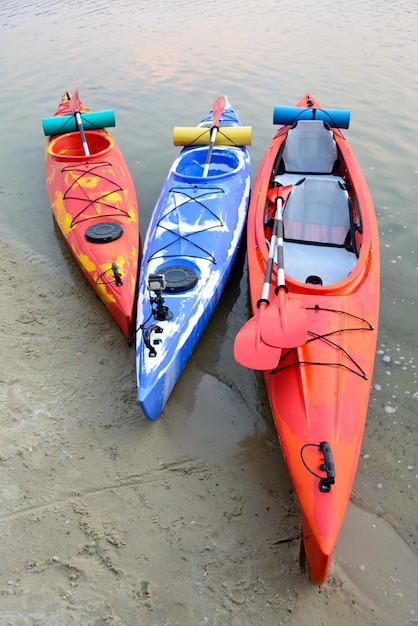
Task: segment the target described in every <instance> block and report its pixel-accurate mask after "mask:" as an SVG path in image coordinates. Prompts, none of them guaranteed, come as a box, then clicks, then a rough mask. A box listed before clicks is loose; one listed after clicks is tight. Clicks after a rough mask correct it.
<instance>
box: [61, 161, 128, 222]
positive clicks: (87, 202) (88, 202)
mask: <svg viewBox="0 0 418 626" xmlns="http://www.w3.org/2000/svg"><path fill="white" fill-rule="evenodd" d="M103 167H112V164H111V163H109V162H101V163H95V164H94V165H92V166H91V167H89V168H88V169H87V170H86V169H80V167H73V166H71V165H69V166H67V167H64V168H63V169H62V172H71V173H75V174H77V177H76V178H75V179H74V180H73V182H72V183H71V185H70V186H69V187H68V189H67V190H66V191H65V193H64V195H63V200H66V201H69V200H76V201H78V202H81V203H84V204H83V207H82V209H81V210H80V211H79V212H78V213H77V214H76V215H75V216H74V217H73V218H72V221H71V228H72V227H73V226H75V225H76V224H79V223H81V222H84V221H89V220H94V219H97V218H102V217H116V216H120V215H121V214H122V215H124V216H125V217H129V213H128V212H127V211H124V210H123V209H120V208H119V207H117V206H116V205H114V204H111V203H109V202H105V201H104V200H105V199H106V198H107V197H108V196H110V195H112V194H113V193H117V192H123V187H121V186H120V185H119V184H118V183H117V182H115V181H114V180H112V179H111V178H109V177H107V176H104V175H103V174H101V173H100V172H96V169H97V168H103ZM88 174H91V175H93V176H95V177H97V178H100V179H102V180H104V181H106V182H107V183H109V184H110V185H112V186H113V189H112V190H111V191H107V192H106V193H103V194H101V195H98V196H97V197H95V198H90V197H89V196H88V195H87V193H86V189H85V187H84V185H82V184H81V183H80V180H81V179H82V178H83V177H84V176H86V175H88ZM75 188H77V189H81V190H82V192H83V194H84V199H83V198H80V197H78V196H73V195H70V193H71V192H72V191H73V190H74V189H75ZM95 204H98V205H100V206H102V207H106V208H108V209H112V212H109V213H101V214H100V215H99V214H98V215H96V216H90V217H82V219H79V218H80V217H81V216H83V213H85V211H87V210H88V208H89V207H91V206H93V205H95Z"/></svg>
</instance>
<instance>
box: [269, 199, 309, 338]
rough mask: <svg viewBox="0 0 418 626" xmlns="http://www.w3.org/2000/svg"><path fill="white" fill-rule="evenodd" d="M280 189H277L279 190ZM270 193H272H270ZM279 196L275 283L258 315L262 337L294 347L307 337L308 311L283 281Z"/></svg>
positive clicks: (282, 235) (281, 219) (279, 205)
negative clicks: (267, 304) (290, 294)
mask: <svg viewBox="0 0 418 626" xmlns="http://www.w3.org/2000/svg"><path fill="white" fill-rule="evenodd" d="M278 191H279V193H280V189H279V190H278ZM270 197H271V196H270ZM279 198H280V196H279V195H278V196H277V199H276V206H277V211H276V218H277V225H278V236H277V287H276V289H275V294H276V296H277V297H276V298H275V299H274V300H273V302H271V303H270V305H269V306H268V307H266V309H265V310H264V311H263V315H262V316H260V329H261V337H262V340H263V341H264V342H265V343H267V344H268V345H270V346H276V347H277V348H296V347H297V346H302V345H303V344H304V343H305V342H306V339H307V323H308V321H307V313H306V308H305V306H304V305H303V303H302V302H301V301H300V300H296V299H290V298H289V297H288V292H287V287H286V283H285V270H284V249H283V237H284V227H283V213H282V202H279Z"/></svg>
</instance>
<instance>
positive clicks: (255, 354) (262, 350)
mask: <svg viewBox="0 0 418 626" xmlns="http://www.w3.org/2000/svg"><path fill="white" fill-rule="evenodd" d="M259 315H260V314H257V315H255V316H254V317H252V318H251V319H249V320H248V322H246V323H245V324H244V326H243V327H242V328H241V330H240V331H239V332H238V333H237V335H236V337H235V341H234V358H235V360H236V361H237V362H238V363H240V365H243V366H244V367H248V368H249V369H252V370H271V369H274V368H275V367H276V366H277V364H278V362H279V361H280V354H281V349H280V348H277V347H273V346H270V345H268V344H266V343H264V341H262V339H261V336H260V326H259Z"/></svg>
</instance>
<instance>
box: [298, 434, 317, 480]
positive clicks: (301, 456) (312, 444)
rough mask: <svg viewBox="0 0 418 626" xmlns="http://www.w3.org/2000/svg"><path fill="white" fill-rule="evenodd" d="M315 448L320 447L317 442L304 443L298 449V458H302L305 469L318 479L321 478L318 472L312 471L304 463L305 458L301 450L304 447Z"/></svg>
mask: <svg viewBox="0 0 418 626" xmlns="http://www.w3.org/2000/svg"><path fill="white" fill-rule="evenodd" d="M309 447H310V448H316V449H317V450H320V449H321V446H320V445H318V444H317V443H305V444H304V445H303V446H302V447H301V449H300V458H301V459H302V463H303V464H304V466H305V467H306V469H307V470H308V472H309V473H310V474H312V476H315V478H318V479H319V480H322V476H320V475H319V474H317V473H316V472H314V471H312V470H311V468H310V467H309V466H308V465H307V464H306V461H305V459H304V458H303V451H304V449H305V448H309Z"/></svg>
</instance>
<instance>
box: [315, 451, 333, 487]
mask: <svg viewBox="0 0 418 626" xmlns="http://www.w3.org/2000/svg"><path fill="white" fill-rule="evenodd" d="M319 449H320V450H321V452H323V453H324V463H321V465H320V466H319V469H320V470H321V471H322V472H326V474H327V476H326V478H325V477H323V478H321V481H320V483H319V489H320V491H323V492H325V493H327V492H329V491H330V490H331V485H334V484H335V466H334V459H333V456H332V450H331V446H330V445H329V443H328V442H327V441H321V443H320V444H319Z"/></svg>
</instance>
